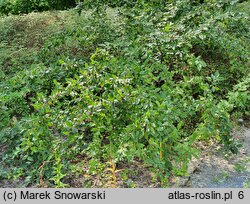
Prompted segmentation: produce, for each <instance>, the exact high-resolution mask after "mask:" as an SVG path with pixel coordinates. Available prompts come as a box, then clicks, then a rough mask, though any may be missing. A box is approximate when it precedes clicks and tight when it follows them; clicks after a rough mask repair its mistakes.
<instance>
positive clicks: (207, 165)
mask: <svg viewBox="0 0 250 204" xmlns="http://www.w3.org/2000/svg"><path fill="white" fill-rule="evenodd" d="M232 134H233V136H234V138H235V139H238V140H239V141H240V142H241V143H242V145H243V146H242V147H241V148H240V149H239V154H237V155H228V154H226V153H225V152H223V150H222V147H221V146H220V145H218V144H214V145H212V146H211V147H210V148H209V149H208V150H206V151H204V153H202V155H201V157H200V159H199V161H198V162H197V163H196V167H195V168H194V171H193V173H192V174H191V175H190V177H189V180H188V182H186V187H192V188H242V187H248V188H249V187H250V128H249V127H246V126H242V127H240V128H239V129H238V130H235V131H234V132H233V133H232Z"/></svg>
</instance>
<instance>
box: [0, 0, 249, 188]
mask: <svg viewBox="0 0 250 204" xmlns="http://www.w3.org/2000/svg"><path fill="white" fill-rule="evenodd" d="M39 2H42V1H39ZM45 2H46V1H45ZM94 2H95V1H93V2H92V1H91V2H89V4H88V1H85V2H84V3H85V6H86V7H91V8H93V6H95V8H97V6H98V9H90V10H83V11H82V14H81V16H77V15H78V14H76V15H74V17H72V19H73V20H72V19H71V21H72V23H71V24H69V25H67V26H65V28H64V29H63V30H62V31H59V32H56V33H54V34H53V35H51V36H49V37H47V38H46V40H45V42H44V43H43V44H42V45H41V46H40V50H39V51H38V53H37V55H36V56H33V55H31V59H30V60H29V63H28V65H27V64H25V63H27V62H26V61H25V62H18V63H17V65H18V66H15V64H14V65H9V64H7V65H6V62H2V67H3V69H2V70H1V75H0V78H1V81H2V82H1V83H0V90H1V92H0V93H1V94H0V118H1V123H0V129H1V132H0V139H1V143H2V145H4V146H5V147H6V146H7V147H8V148H7V150H6V152H5V154H4V157H3V160H4V163H5V165H10V166H12V167H15V168H13V173H12V176H23V177H24V178H26V181H27V183H30V182H34V181H37V182H39V181H40V182H41V177H42V178H43V179H44V180H47V181H50V182H51V183H50V185H56V186H58V187H63V186H65V178H66V176H67V173H68V172H72V171H73V170H74V169H75V168H76V167H75V163H79V162H80V161H78V160H77V158H82V157H85V158H87V160H88V166H89V169H88V170H87V173H88V174H98V173H100V172H103V171H104V169H105V168H106V167H109V166H110V167H112V168H111V169H112V171H113V173H114V171H115V166H116V165H118V164H120V163H121V162H131V161H133V160H137V161H143V162H144V163H145V164H147V165H149V166H150V167H152V171H154V172H155V173H156V174H157V175H158V177H159V179H160V180H161V181H162V183H164V182H166V178H168V176H170V175H171V174H174V175H185V174H186V171H187V166H188V162H189V160H190V159H191V158H192V156H196V155H197V153H198V152H197V150H196V148H195V142H196V141H199V140H207V139H211V138H216V139H218V140H220V141H221V142H222V143H223V144H224V146H225V148H226V149H227V150H230V151H232V152H234V153H236V152H237V144H236V143H235V142H234V141H233V139H232V138H231V136H230V131H231V127H232V123H231V121H233V120H234V119H236V118H237V117H239V116H242V117H249V109H250V107H249V104H250V94H249V86H250V76H249V27H248V26H247V25H248V24H249V17H248V16H247V15H246V14H244V13H239V12H237V11H235V10H234V7H235V5H237V1H219V2H217V1H204V2H203V3H201V2H200V1H193V0H177V1H169V2H168V1H155V3H154V1H148V2H147V1H140V3H138V2H137V3H135V4H133V6H131V4H130V5H128V4H126V3H124V4H121V5H120V6H121V7H119V8H112V9H111V8H110V7H108V6H113V5H110V4H106V5H102V4H100V3H98V1H96V2H97V3H96V4H94ZM107 2H108V3H110V2H114V1H110V2H109V1H107ZM119 2H122V1H119ZM129 2H130V3H131V2H133V1H129ZM152 2H153V3H152ZM86 7H85V8H86ZM25 12H26V11H25ZM27 12H29V11H27ZM16 13H18V12H16ZM2 26H3V24H2ZM0 32H3V31H0ZM10 33H11V30H10V31H9V33H8V32H5V33H4V32H3V33H1V36H2V38H3V39H1V36H0V39H1V40H3V41H5V39H7V36H9V34H10ZM11 40H12V39H11V38H10V39H9V41H11ZM8 43H10V42H8V40H7V41H5V42H4V44H8ZM18 67H19V69H18ZM76 160H77V162H76ZM26 169H29V171H26ZM0 170H1V169H0ZM41 172H42V173H41ZM113 179H114V176H113ZM114 180H115V179H114Z"/></svg>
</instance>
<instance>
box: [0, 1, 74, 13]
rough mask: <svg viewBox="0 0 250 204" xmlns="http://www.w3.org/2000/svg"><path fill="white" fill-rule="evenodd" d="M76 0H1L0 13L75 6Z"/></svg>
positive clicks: (28, 11)
mask: <svg viewBox="0 0 250 204" xmlns="http://www.w3.org/2000/svg"><path fill="white" fill-rule="evenodd" d="M75 5H76V2H75V1H74V0H72V1H69V0H0V13H3V14H9V13H12V14H20V13H30V12H32V11H46V10H49V9H65V8H70V7H72V6H75Z"/></svg>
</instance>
